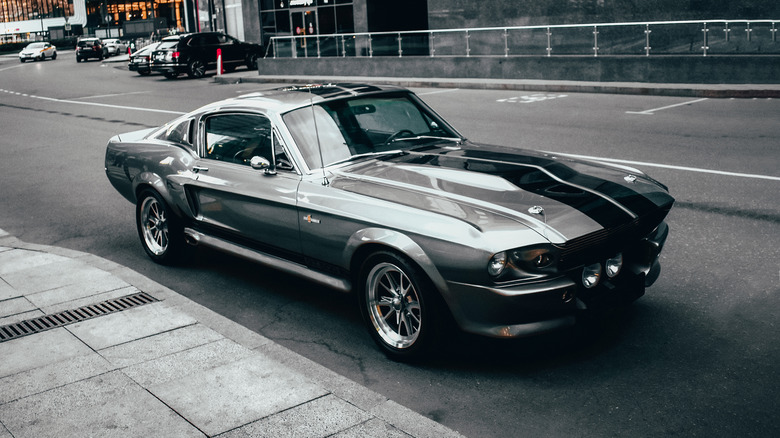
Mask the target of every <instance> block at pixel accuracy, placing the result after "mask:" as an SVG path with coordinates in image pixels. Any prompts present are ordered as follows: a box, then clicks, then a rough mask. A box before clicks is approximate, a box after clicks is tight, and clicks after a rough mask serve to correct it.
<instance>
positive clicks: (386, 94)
mask: <svg viewBox="0 0 780 438" xmlns="http://www.w3.org/2000/svg"><path fill="white" fill-rule="evenodd" d="M105 165H106V174H107V175H108V179H109V180H110V181H111V184H113V186H114V187H115V188H116V189H117V190H118V191H119V193H121V194H122V195H123V196H124V197H125V198H127V199H128V200H130V201H131V202H133V203H135V204H136V222H137V225H138V235H139V237H140V240H141V243H142V245H143V248H144V250H145V251H146V253H147V254H148V255H149V257H150V258H151V259H152V260H154V261H156V262H158V263H173V262H177V261H179V262H181V261H182V256H183V255H184V253H185V251H186V248H187V245H202V246H204V247H209V248H214V249H217V250H221V251H226V252H228V253H231V254H235V255H238V256H242V257H246V258H248V259H251V260H254V261H257V262H259V263H263V264H265V265H269V266H271V267H274V268H278V269H280V270H283V271H286V272H290V273H293V274H296V275H300V276H302V277H306V278H308V279H310V280H312V281H315V282H319V283H321V284H324V285H327V286H329V287H332V288H336V289H340V290H343V291H354V292H355V293H357V294H358V301H359V303H360V311H361V313H362V315H363V317H364V319H365V323H366V326H367V328H368V331H369V332H370V333H371V336H372V337H373V338H374V340H375V341H376V342H377V344H378V345H379V346H380V347H381V349H382V350H383V351H384V352H385V353H386V354H387V355H388V356H389V357H391V358H394V359H411V358H417V357H420V356H423V355H425V354H426V353H428V352H430V351H432V349H434V348H435V347H436V345H437V339H439V338H440V337H442V336H446V334H447V333H448V332H447V330H445V328H446V327H449V326H450V324H451V322H452V321H454V323H455V324H456V325H457V326H458V327H459V328H460V329H462V330H464V331H466V332H470V333H476V334H480V335H485V336H492V337H519V336H527V335H531V334H536V333H541V332H546V331H550V330H555V329H559V328H562V327H567V326H570V325H572V324H574V323H575V321H576V318H577V317H578V316H579V315H581V314H583V313H592V312H598V311H602V310H604V309H611V308H615V307H617V306H621V305H625V304H628V303H630V302H632V301H634V300H636V299H637V298H639V297H640V296H642V295H643V294H644V292H645V287H647V286H650V285H651V284H653V282H654V281H655V280H656V279H657V278H658V274H659V272H660V265H659V262H658V257H659V254H660V252H661V249H662V248H663V246H664V242H665V241H666V237H667V234H668V227H667V225H666V223H665V222H664V218H665V217H666V215H667V214H668V212H669V209H670V208H671V207H672V204H673V202H674V199H673V198H672V197H671V196H669V194H668V190H667V188H666V187H665V186H664V185H663V184H661V183H659V182H657V181H655V180H653V179H651V178H650V177H648V176H647V175H645V174H644V173H642V172H640V171H638V170H636V169H632V168H627V167H624V166H615V165H610V164H605V163H597V162H588V161H577V160H572V159H567V158H564V157H560V156H555V155H554V154H550V153H542V152H535V151H529V150H521V149H518V148H512V147H499V146H487V145H481V144H475V143H472V142H470V141H468V140H467V139H465V138H464V137H463V136H462V135H461V134H459V133H458V132H457V131H456V130H455V129H454V128H453V127H451V126H450V125H449V124H448V123H447V122H446V121H445V120H443V119H442V118H441V117H440V116H439V115H437V114H436V113H435V112H434V111H433V110H432V109H431V108H429V107H428V106H427V105H426V104H425V103H423V102H422V101H421V100H420V99H419V98H418V97H417V96H415V95H414V94H413V93H412V92H410V91H408V90H405V89H402V88H393V87H378V86H372V85H356V84H329V85H317V86H306V87H292V88H285V89H278V90H272V91H268V92H260V93H254V94H249V95H245V96H241V97H238V98H234V99H229V100H225V101H221V102H216V103H213V104H210V105H207V106H204V107H202V108H200V109H197V110H195V111H193V112H191V113H189V114H186V115H184V116H181V117H179V118H177V119H175V120H173V121H171V122H170V123H168V124H166V125H165V126H162V127H160V128H155V129H147V130H143V131H135V132H130V133H126V134H120V135H117V136H114V137H112V138H111V139H110V140H109V142H108V147H107V151H106V161H105Z"/></svg>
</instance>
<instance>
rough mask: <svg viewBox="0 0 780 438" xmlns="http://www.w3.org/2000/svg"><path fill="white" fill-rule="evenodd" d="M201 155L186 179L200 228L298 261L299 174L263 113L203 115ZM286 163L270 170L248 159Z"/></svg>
mask: <svg viewBox="0 0 780 438" xmlns="http://www.w3.org/2000/svg"><path fill="white" fill-rule="evenodd" d="M198 126H199V130H200V133H199V137H198V141H199V142H200V146H199V148H198V149H199V154H198V155H199V156H200V158H199V159H198V160H196V162H195V163H194V167H193V171H194V172H195V175H196V176H195V177H194V179H191V181H190V182H189V183H188V184H187V188H186V189H187V194H188V198H189V199H190V202H191V204H192V207H193V210H194V213H195V220H196V222H197V225H198V226H199V228H201V229H202V230H203V231H205V232H207V233H209V234H214V235H218V236H220V237H224V238H227V239H229V240H232V241H234V242H237V243H241V244H243V245H246V246H249V247H252V248H254V249H259V250H261V251H263V252H266V253H269V254H273V255H276V256H280V257H284V258H286V259H290V260H295V261H299V259H300V253H301V248H300V236H299V232H298V215H297V210H296V193H297V190H298V185H299V184H300V179H301V178H300V174H299V173H298V172H296V170H295V169H294V168H293V167H292V166H291V165H289V164H288V163H289V160H287V159H286V155H285V152H284V146H283V144H281V142H280V140H279V136H278V135H277V133H276V132H275V130H274V129H273V126H272V123H271V122H270V120H269V119H268V118H267V117H266V116H265V115H263V114H259V113H249V112H219V113H212V114H208V115H206V116H204V117H202V118H201V120H200V122H199V124H198ZM255 156H260V157H263V158H265V159H267V160H269V161H270V160H274V161H276V160H278V161H279V162H280V163H285V165H283V166H280V167H279V169H278V170H277V171H276V172H275V173H274V172H270V171H268V170H265V171H264V170H262V169H256V168H253V167H252V166H251V165H250V161H251V159H252V157H255Z"/></svg>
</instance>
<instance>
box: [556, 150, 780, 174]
mask: <svg viewBox="0 0 780 438" xmlns="http://www.w3.org/2000/svg"><path fill="white" fill-rule="evenodd" d="M546 153H548V154H552V155H563V156H566V157H571V158H581V159H585V160H591V161H604V162H607V163H618V164H629V165H633V166H643V167H660V168H663V169H673V170H684V171H688V172H699V173H711V174H714V175H724V176H736V177H741V178H755V179H767V180H770V181H780V176H770V175H757V174H754V173H738V172H727V171H723V170H713V169H700V168H697V167H686V166H673V165H671V164H658V163H647V162H643V161H630V160H616V159H614V158H601V157H591V156H588V155H576V154H566V153H561V152H549V151H546Z"/></svg>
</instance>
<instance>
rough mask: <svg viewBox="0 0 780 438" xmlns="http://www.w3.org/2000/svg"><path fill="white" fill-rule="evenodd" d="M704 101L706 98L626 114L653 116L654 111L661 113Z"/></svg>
mask: <svg viewBox="0 0 780 438" xmlns="http://www.w3.org/2000/svg"><path fill="white" fill-rule="evenodd" d="M705 100H707V98H706V97H705V98H703V99H696V100H691V101H689V102H683V103H676V104H674V105H667V106H662V107H661V108H653V109H649V110H644V111H626V114H644V115H653V113H654V112H656V111H663V110H665V109H669V108H675V107H678V106H683V105H692V104H694V103H698V102H702V101H705Z"/></svg>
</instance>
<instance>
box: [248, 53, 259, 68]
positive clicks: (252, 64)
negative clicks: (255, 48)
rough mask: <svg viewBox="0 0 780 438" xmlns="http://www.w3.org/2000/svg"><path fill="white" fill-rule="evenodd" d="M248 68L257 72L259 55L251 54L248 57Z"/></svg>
mask: <svg viewBox="0 0 780 438" xmlns="http://www.w3.org/2000/svg"><path fill="white" fill-rule="evenodd" d="M246 68H248V69H249V70H257V53H250V54H249V55H247V57H246Z"/></svg>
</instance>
